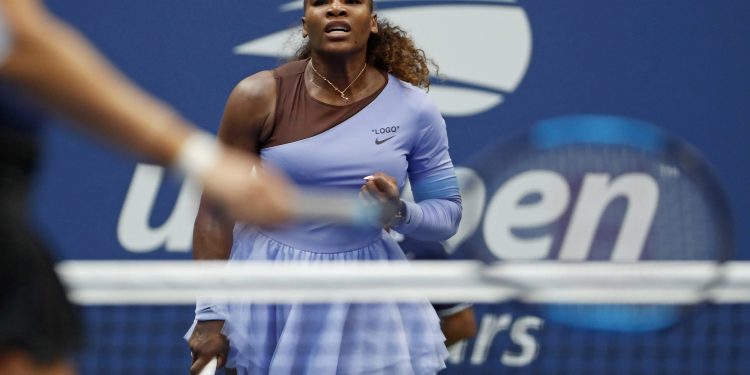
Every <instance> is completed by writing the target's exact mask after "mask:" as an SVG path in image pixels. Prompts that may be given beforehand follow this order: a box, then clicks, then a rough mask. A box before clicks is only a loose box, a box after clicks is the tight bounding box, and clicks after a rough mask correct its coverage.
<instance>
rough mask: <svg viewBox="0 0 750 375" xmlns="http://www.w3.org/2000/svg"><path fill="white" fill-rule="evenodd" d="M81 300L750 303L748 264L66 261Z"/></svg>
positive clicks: (62, 270) (62, 267) (65, 273)
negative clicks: (423, 300) (425, 300)
mask: <svg viewBox="0 0 750 375" xmlns="http://www.w3.org/2000/svg"><path fill="white" fill-rule="evenodd" d="M57 271H58V274H59V275H60V276H61V278H62V280H63V283H64V284H65V285H66V286H67V288H68V291H69V296H70V298H71V299H72V300H73V301H74V302H76V303H78V304H82V305H123V304H127V305H163V304H193V303H195V301H196V299H199V298H200V299H202V300H209V301H215V302H218V303H222V302H241V301H253V302H256V303H261V302H262V303H290V302H295V303H327V302H337V301H347V302H363V303H364V302H382V301H394V302H409V301H415V300H421V299H427V300H430V301H432V302H435V303H448V302H478V303H481V302H487V303H490V302H505V301H511V300H517V301H521V302H529V303H576V304H695V303H701V302H713V303H750V262H727V263H723V264H719V263H716V262H708V261H706V262H704V261H653V262H648V261H644V262H638V263H612V262H586V263H560V262H553V261H549V262H545V261H542V262H533V263H526V262H523V263H515V262H503V263H497V264H486V263H483V262H478V261H412V262H360V263H356V262H351V263H338V264H333V263H270V262H232V263H226V262H223V261H200V262H196V261H64V262H61V263H59V264H58V266H57Z"/></svg>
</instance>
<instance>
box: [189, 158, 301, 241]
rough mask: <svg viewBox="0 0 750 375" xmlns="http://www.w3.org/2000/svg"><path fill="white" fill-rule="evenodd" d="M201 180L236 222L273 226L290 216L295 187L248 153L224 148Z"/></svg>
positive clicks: (208, 191)
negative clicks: (215, 163)
mask: <svg viewBox="0 0 750 375" xmlns="http://www.w3.org/2000/svg"><path fill="white" fill-rule="evenodd" d="M253 168H254V170H255V172H252V171H253ZM201 183H202V184H203V191H204V193H206V194H207V195H209V196H210V197H211V198H213V199H214V200H215V201H217V202H219V203H220V204H221V206H222V208H223V209H224V210H225V212H227V213H228V214H229V215H230V216H231V217H233V218H234V219H236V220H237V221H241V222H246V223H249V224H253V225H261V226H270V225H276V224H279V223H282V222H284V221H286V220H289V219H290V218H291V215H292V203H293V202H292V199H291V198H292V196H293V194H294V191H295V189H294V187H293V186H292V185H291V184H290V183H289V182H287V180H286V179H284V178H283V177H281V175H280V174H278V173H275V172H273V171H270V170H267V169H265V168H262V167H261V166H260V165H259V163H258V162H257V161H256V160H255V159H254V158H253V157H252V156H250V155H248V154H246V153H243V152H240V151H238V150H235V149H231V148H229V147H227V148H225V149H224V150H223V151H222V153H221V157H220V159H219V162H218V163H217V165H216V167H215V168H214V169H213V170H211V171H210V172H209V173H207V174H206V175H205V176H204V177H203V181H201Z"/></svg>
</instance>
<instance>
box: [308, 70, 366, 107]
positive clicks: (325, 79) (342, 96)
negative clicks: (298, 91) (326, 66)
mask: <svg viewBox="0 0 750 375" xmlns="http://www.w3.org/2000/svg"><path fill="white" fill-rule="evenodd" d="M307 64H308V65H310V67H311V68H312V70H313V72H315V74H317V75H318V77H320V78H322V79H323V80H324V81H326V83H328V84H329V85H330V86H331V87H332V88H333V89H334V90H336V92H338V93H339V95H341V99H344V101H347V102H348V101H349V97H348V96H346V90H349V88H350V87H352V85H353V84H354V82H357V80H358V79H359V77H361V76H362V73H364V72H365V69H367V63H366V62H365V66H363V67H362V70H360V71H359V74H357V77H355V78H354V80H352V81H351V82H349V86H346V87H345V88H344V89H343V90H339V88H338V87H336V85H334V84H333V83H332V82H331V81H329V80H328V78H326V77H324V76H323V75H322V74H320V72H318V70H317V69H315V65H314V64H313V63H312V59H310V62H308V63H307Z"/></svg>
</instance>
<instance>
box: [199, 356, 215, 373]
mask: <svg viewBox="0 0 750 375" xmlns="http://www.w3.org/2000/svg"><path fill="white" fill-rule="evenodd" d="M218 364H219V359H218V358H216V357H214V358H213V359H211V360H210V361H208V363H207V364H206V365H205V366H204V367H203V370H201V372H200V374H198V375H214V374H216V366H217V365H218Z"/></svg>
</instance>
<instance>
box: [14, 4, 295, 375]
mask: <svg viewBox="0 0 750 375" xmlns="http://www.w3.org/2000/svg"><path fill="white" fill-rule="evenodd" d="M38 104H41V105H44V106H45V107H46V108H48V109H50V110H52V111H54V112H57V113H59V114H61V115H63V116H64V117H66V118H67V119H70V120H73V121H75V123H76V124H78V125H79V126H80V127H81V129H83V130H85V131H86V132H88V133H91V134H94V135H95V136H98V137H99V138H102V139H104V140H106V141H108V142H110V143H113V144H116V145H118V146H120V147H122V148H124V149H126V150H128V151H130V152H132V153H134V154H135V155H137V156H139V157H143V158H146V159H148V160H150V161H152V162H156V163H159V164H162V165H166V166H172V167H175V168H177V169H179V170H180V171H181V172H183V173H184V174H186V175H187V176H189V177H192V178H195V179H196V180H197V181H199V182H200V183H201V184H202V185H203V188H204V192H205V194H206V195H207V196H210V197H211V198H212V199H214V201H216V202H218V204H219V206H220V207H222V209H223V210H224V211H225V212H226V213H227V214H228V215H230V216H231V217H234V218H236V219H237V220H240V221H245V222H250V223H253V224H259V225H271V224H276V223H279V222H281V221H284V220H286V219H287V218H288V217H289V215H290V205H291V204H292V202H290V201H289V198H290V197H291V194H293V192H292V190H293V189H292V188H291V187H290V186H289V185H287V183H286V182H285V181H284V180H283V179H281V178H280V177H278V176H276V175H275V174H273V173H270V172H267V171H259V173H260V174H261V176H260V177H259V178H256V177H253V176H251V175H250V174H249V173H247V171H249V170H251V169H252V168H253V167H254V166H255V165H256V161H257V158H256V157H254V156H252V155H249V154H247V153H242V152H238V151H236V150H233V149H231V148H229V147H225V146H222V145H221V144H220V143H218V142H215V140H214V138H213V137H212V136H210V135H208V134H206V133H204V132H202V131H199V130H198V129H197V128H196V127H195V126H194V125H192V124H190V123H189V122H187V121H185V120H184V119H182V118H181V117H180V116H179V115H178V114H177V113H176V112H175V111H174V110H172V109H171V108H170V107H169V106H167V105H165V104H163V103H161V102H159V101H158V100H156V99H155V98H153V97H152V96H150V95H148V94H146V93H145V92H143V91H142V90H140V89H139V88H137V87H136V86H135V85H133V84H132V83H131V82H130V81H128V80H127V79H126V78H125V77H124V76H123V75H122V74H120V73H119V72H118V71H117V70H116V69H115V68H114V67H112V66H111V65H110V64H109V63H108V62H107V61H106V60H105V59H104V58H103V57H102V56H100V55H99V54H98V53H97V52H96V50H95V49H94V48H93V47H92V46H91V45H90V44H89V43H88V42H87V41H86V40H85V39H84V38H83V37H82V36H81V35H79V34H78V33H77V32H76V31H75V30H74V29H73V28H72V27H70V26H68V25H66V24H65V23H63V22H61V21H60V20H58V19H57V18H55V17H54V16H53V15H51V14H50V13H48V11H47V10H46V9H45V7H44V5H43V4H42V3H41V2H40V1H38V0H0V374H3V375H34V374H47V375H51V374H54V375H69V374H74V373H75V369H74V365H73V364H72V361H71V359H70V358H71V356H72V354H74V352H75V351H76V350H77V349H78V348H79V347H80V345H81V342H82V337H83V334H82V328H81V326H82V324H81V321H80V317H79V315H78V312H77V311H76V308H75V307H74V306H72V305H71V303H70V302H68V300H67V298H66V295H65V290H64V288H63V287H62V285H61V283H60V281H59V280H58V278H57V275H56V274H55V272H54V268H53V265H54V264H53V261H52V260H51V257H50V254H49V253H48V252H47V251H46V250H45V246H44V245H43V244H42V241H40V240H39V239H38V236H37V235H36V234H35V233H34V230H33V229H32V228H31V227H30V225H29V224H28V216H29V202H28V195H29V194H28V193H29V189H30V186H31V180H32V175H33V171H34V169H35V165H36V163H37V159H38V153H39V148H40V146H39V143H40V137H41V136H40V127H41V126H42V123H43V118H42V116H41V114H40V111H39V110H38V108H37V107H35V105H38ZM256 169H257V168H256ZM261 180H262V182H261Z"/></svg>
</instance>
